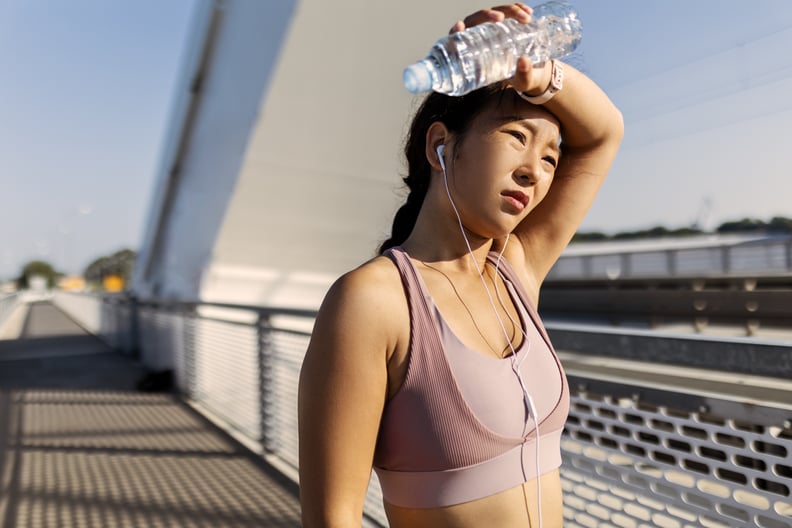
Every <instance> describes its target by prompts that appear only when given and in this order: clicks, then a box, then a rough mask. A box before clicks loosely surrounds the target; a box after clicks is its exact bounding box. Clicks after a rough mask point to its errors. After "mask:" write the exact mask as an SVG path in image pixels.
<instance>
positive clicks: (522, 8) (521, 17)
mask: <svg viewBox="0 0 792 528" xmlns="http://www.w3.org/2000/svg"><path fill="white" fill-rule="evenodd" d="M492 9H493V10H494V11H498V12H500V13H503V16H504V18H514V19H517V20H518V21H520V22H522V23H527V22H530V21H531V13H533V10H532V9H531V8H530V7H529V6H527V5H525V4H523V3H521V2H516V3H514V4H508V5H502V6H496V7H493V8H492Z"/></svg>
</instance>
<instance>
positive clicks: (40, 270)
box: [17, 260, 60, 289]
mask: <svg viewBox="0 0 792 528" xmlns="http://www.w3.org/2000/svg"><path fill="white" fill-rule="evenodd" d="M37 275H39V276H41V277H44V278H45V279H47V287H48V288H52V287H53V286H54V285H55V281H56V280H57V279H58V277H60V273H58V272H57V271H55V268H53V267H52V265H51V264H50V263H49V262H44V261H43V260H32V261H30V262H28V263H27V264H25V265H24V266H23V267H22V273H21V274H20V275H19V278H18V279H17V285H18V287H19V288H20V289H27V288H28V287H29V286H30V278H31V277H35V276H37Z"/></svg>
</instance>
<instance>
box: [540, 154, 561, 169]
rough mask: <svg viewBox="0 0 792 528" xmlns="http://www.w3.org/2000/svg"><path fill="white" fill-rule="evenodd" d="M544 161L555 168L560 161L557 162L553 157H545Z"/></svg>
mask: <svg viewBox="0 0 792 528" xmlns="http://www.w3.org/2000/svg"><path fill="white" fill-rule="evenodd" d="M542 160H544V161H546V162H547V163H549V164H550V165H552V166H553V167H555V166H556V165H558V160H556V159H555V158H554V157H553V156H545V157H544V158H542Z"/></svg>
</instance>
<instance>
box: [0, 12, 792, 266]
mask: <svg viewBox="0 0 792 528" xmlns="http://www.w3.org/2000/svg"><path fill="white" fill-rule="evenodd" d="M573 4H574V5H575V6H576V7H577V8H578V11H579V13H580V18H581V20H582V21H583V24H584V36H583V42H582V44H581V47H580V49H579V52H578V53H576V55H575V56H574V57H573V58H572V59H570V61H571V62H572V63H573V64H575V65H576V66H577V67H579V68H581V69H582V70H584V71H585V72H586V73H587V74H588V75H590V76H591V77H592V78H593V79H594V80H596V81H597V82H598V83H599V84H600V85H601V86H602V87H603V88H605V90H606V91H607V92H608V94H609V95H610V96H611V97H612V99H613V100H614V101H615V102H616V103H617V105H618V106H619V107H620V108H621V109H622V111H623V113H624V115H625V123H626V137H625V141H624V143H623V147H622V149H621V151H620V153H619V157H618V159H617V161H616V163H615V165H614V168H613V170H612V172H611V175H610V177H609V180H608V181H607V182H606V185H605V187H604V188H603V191H602V194H601V195H600V198H599V199H598V201H597V202H596V203H595V205H594V207H593V208H592V210H591V212H590V214H589V216H588V217H587V219H586V221H585V223H584V225H583V229H584V230H602V231H606V232H615V231H621V230H631V229H639V228H642V227H651V226H654V225H658V224H662V225H666V226H669V227H679V226H683V225H689V224H691V223H693V222H696V221H703V222H704V225H705V227H713V226H715V225H717V224H718V223H720V222H722V221H725V220H733V219H737V218H742V217H745V216H751V217H757V218H760V219H764V220H769V219H770V217H772V216H776V215H780V216H789V217H792V200H791V198H792V179H791V178H790V177H789V172H790V170H789V167H790V155H788V153H790V152H792V147H791V146H790V145H789V143H790V141H789V139H790V134H789V132H788V130H789V128H790V125H792V97H790V96H789V94H792V55H790V53H789V50H792V1H788V0H757V1H756V2H753V3H750V4H749V3H746V2H736V1H733V0H695V1H688V0H641V1H637V0H574V1H573ZM193 7H194V2H193V0H167V1H164V2H163V1H160V0H134V1H132V0H128V1H120V0H119V1H108V0H71V1H68V2H65V1H56V0H0V71H2V72H3V75H2V81H0V241H2V243H0V279H3V278H10V277H13V276H15V275H16V274H18V272H19V270H20V268H21V266H22V264H23V263H24V262H27V261H28V260H31V259H39V258H41V259H44V260H48V261H50V262H53V263H54V264H55V265H56V267H57V268H58V269H60V270H64V271H67V272H77V271H81V270H82V269H83V268H84V267H85V266H86V265H87V264H88V263H90V261H91V260H93V259H94V258H96V257H98V256H101V255H105V254H108V253H111V252H113V251H116V250H118V249H121V248H123V247H136V246H137V245H138V244H139V243H140V239H141V236H142V231H143V228H144V220H145V215H146V214H147V213H148V207H149V201H150V198H151V192H152V185H153V182H154V177H155V173H156V169H157V165H158V162H159V154H160V147H161V144H162V139H163V134H164V129H165V125H166V119H167V117H168V115H169V109H170V105H171V99H172V96H173V83H174V80H175V78H176V74H177V72H178V69H179V65H180V63H181V58H182V52H183V49H182V48H183V44H184V39H185V34H186V30H187V27H188V23H189V21H190V15H191V13H192V9H193ZM460 15H464V13H460ZM451 18H453V17H451ZM449 20H451V19H449ZM451 21H452V20H451ZM438 27H439V28H445V27H446V23H445V22H443V21H438Z"/></svg>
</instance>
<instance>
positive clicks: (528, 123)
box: [446, 95, 560, 238]
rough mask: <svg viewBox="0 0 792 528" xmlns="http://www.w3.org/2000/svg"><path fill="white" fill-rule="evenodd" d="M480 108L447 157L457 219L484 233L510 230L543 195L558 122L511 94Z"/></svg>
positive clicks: (554, 157)
mask: <svg viewBox="0 0 792 528" xmlns="http://www.w3.org/2000/svg"><path fill="white" fill-rule="evenodd" d="M513 99H514V100H512V98H511V97H510V96H508V95H507V96H505V97H504V99H503V101H502V102H501V103H500V104H495V105H493V106H492V107H490V108H488V109H485V110H484V111H483V112H481V113H480V114H479V115H478V116H477V117H476V118H475V119H474V120H473V122H472V123H471V126H470V128H469V129H468V131H467V132H466V133H465V135H464V137H463V138H462V139H461V141H460V142H459V143H455V144H454V145H453V150H452V152H453V156H449V157H448V158H446V159H448V160H449V161H450V163H449V164H448V187H449V190H450V192H451V196H452V197H453V198H454V203H455V204H456V207H457V209H458V210H459V214H460V216H461V217H462V222H463V224H464V225H465V226H466V227H467V228H468V229H469V230H471V231H473V232H475V233H477V234H479V235H480V236H483V237H486V238H500V237H503V236H505V235H506V234H507V233H510V232H512V231H513V230H514V228H515V227H517V225H518V224H519V223H520V222H521V221H522V220H523V219H525V217H526V216H527V215H528V213H530V212H531V211H532V210H533V209H534V208H535V207H536V206H537V205H538V204H539V203H540V202H541V201H542V200H543V199H544V197H545V196H546V195H547V192H548V190H549V189H550V184H551V183H552V181H553V176H554V174H555V170H556V167H557V166H558V161H559V154H560V152H559V147H558V145H559V140H560V130H559V125H558V121H557V120H556V119H555V117H553V115H552V114H550V113H549V112H547V111H546V110H544V109H542V108H540V107H537V106H534V105H531V104H528V103H525V102H524V101H522V100H521V99H519V98H518V97H517V96H516V95H514V97H513Z"/></svg>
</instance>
